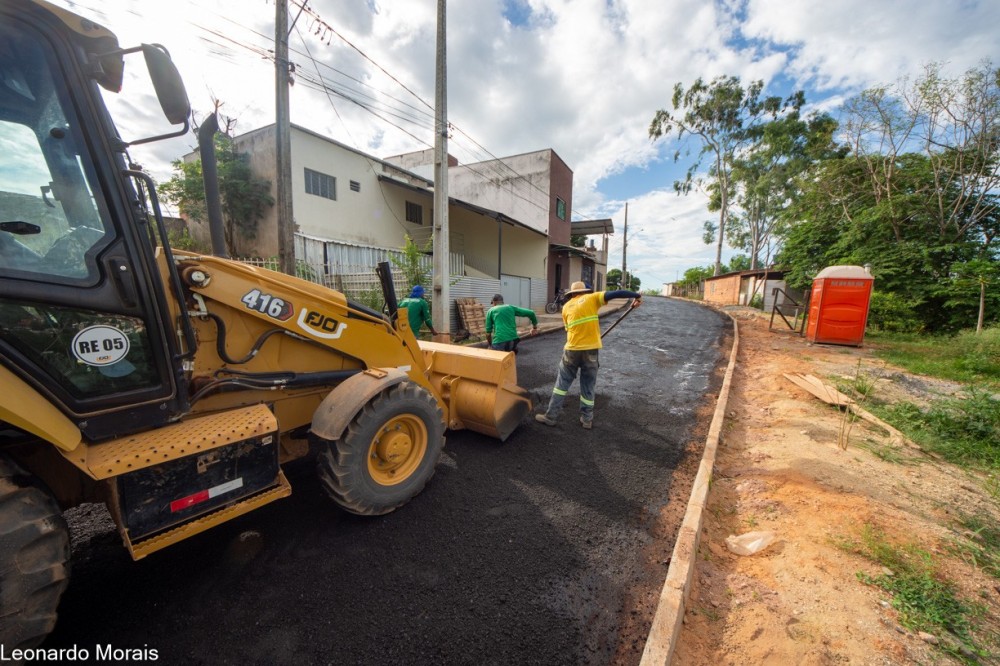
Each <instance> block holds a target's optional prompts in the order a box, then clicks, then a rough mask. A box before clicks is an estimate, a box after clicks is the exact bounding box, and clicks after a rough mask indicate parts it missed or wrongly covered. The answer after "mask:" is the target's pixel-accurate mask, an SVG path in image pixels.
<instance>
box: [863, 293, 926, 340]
mask: <svg viewBox="0 0 1000 666" xmlns="http://www.w3.org/2000/svg"><path fill="white" fill-rule="evenodd" d="M868 326H869V328H870V329H871V330H876V331H892V332H897V333H912V332H916V331H918V330H920V319H919V317H918V316H917V313H916V312H915V308H914V306H913V304H912V302H911V301H907V300H906V299H905V298H903V296H901V295H899V294H895V293H891V292H884V291H872V297H871V301H870V303H869V305H868Z"/></svg>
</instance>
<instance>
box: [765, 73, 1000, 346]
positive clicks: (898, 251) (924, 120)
mask: <svg viewBox="0 0 1000 666" xmlns="http://www.w3.org/2000/svg"><path fill="white" fill-rule="evenodd" d="M841 115H842V118H843V119H844V121H843V124H842V126H841V128H840V134H841V135H842V136H844V137H845V139H846V144H847V145H850V147H851V151H850V152H844V151H836V150H835V151H833V152H827V154H826V155H825V157H824V159H822V160H820V161H818V162H815V163H813V165H812V166H811V167H810V168H809V169H807V170H805V171H803V172H802V174H801V175H800V177H798V178H797V180H796V189H795V190H794V191H793V192H792V194H791V196H790V197H789V200H788V205H787V207H786V209H785V213H784V221H783V224H784V225H785V229H784V230H783V231H782V233H781V235H782V238H783V241H784V242H783V247H782V249H781V251H780V253H779V257H778V262H779V263H780V264H782V265H784V266H786V267H788V269H789V271H788V273H786V276H785V278H786V281H787V282H788V283H789V285H790V286H792V287H794V288H799V289H803V288H808V287H809V286H810V284H811V282H812V279H813V277H814V276H815V275H816V274H817V273H818V272H819V271H820V270H821V269H823V268H825V267H826V266H833V265H840V264H854V265H865V264H870V265H871V267H872V273H873V275H874V276H875V279H876V282H875V284H876V287H877V288H878V290H879V291H880V292H881V293H882V294H884V295H890V294H891V295H892V296H893V297H894V299H893V300H891V301H890V300H885V299H883V301H882V302H880V303H877V304H875V305H876V313H875V315H876V321H875V322H874V323H875V324H876V325H879V326H883V325H884V326H885V327H886V328H888V329H890V330H926V331H932V332H956V331H959V330H961V329H965V328H969V327H971V326H973V325H976V326H977V327H979V326H982V325H988V324H989V323H991V322H997V321H1000V293H998V291H1000V289H998V280H1000V278H998V268H997V266H998V255H997V247H996V244H995V241H996V239H997V238H1000V199H998V195H997V193H998V192H1000V169H998V168H997V167H998V164H1000V142H997V141H996V136H998V135H1000V70H997V69H994V68H993V66H992V64H990V63H984V64H983V65H982V66H980V67H978V68H975V69H973V70H970V71H969V72H966V74H965V75H964V76H963V77H960V78H959V79H955V80H949V79H945V78H943V77H942V76H941V71H940V66H938V65H930V66H928V67H927V68H926V70H925V73H924V75H923V76H921V77H920V78H918V79H917V80H916V81H914V82H913V83H912V84H909V83H908V82H903V83H902V84H900V85H898V86H896V87H887V86H885V87H878V88H872V89H870V90H866V91H864V92H863V93H862V94H861V95H859V96H858V97H857V98H855V99H852V100H850V101H849V102H848V103H847V104H846V105H845V107H844V109H843V112H842V114H841ZM901 136H908V137H910V140H909V141H902V140H900V139H899V137H901ZM883 315H884V316H883Z"/></svg>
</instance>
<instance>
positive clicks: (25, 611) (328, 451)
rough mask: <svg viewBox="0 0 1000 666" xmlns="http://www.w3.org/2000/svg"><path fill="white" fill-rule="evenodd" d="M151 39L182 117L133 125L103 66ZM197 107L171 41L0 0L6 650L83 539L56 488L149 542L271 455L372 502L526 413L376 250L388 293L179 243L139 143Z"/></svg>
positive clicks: (150, 55)
mask: <svg viewBox="0 0 1000 666" xmlns="http://www.w3.org/2000/svg"><path fill="white" fill-rule="evenodd" d="M140 54H141V57H140ZM143 61H144V62H145V65H146V69H147V70H148V72H149V73H150V76H151V78H152V81H153V87H154V88H155V90H156V93H157V97H158V98H159V103H160V106H161V108H162V110H163V113H164V116H165V118H166V120H167V122H168V123H169V124H171V125H174V126H175V127H174V128H173V129H172V130H168V131H167V132H165V133H162V134H157V135H156V136H151V137H145V138H139V139H130V140H126V139H123V138H122V137H120V136H119V135H118V132H117V130H116V129H115V127H114V125H113V124H112V121H111V118H110V117H109V114H108V112H107V110H106V108H105V106H104V104H103V100H102V97H101V93H100V91H99V89H98V87H103V88H105V89H106V90H110V91H112V92H118V91H119V90H120V88H121V85H122V80H123V67H124V63H125V62H128V63H129V66H134V63H136V62H143ZM189 115H190V106H189V104H188V100H187V96H186V94H185V92H184V87H183V84H182V83H181V80H180V77H179V76H178V74H177V71H176V69H175V68H174V66H173V64H172V62H171V61H170V58H169V55H168V54H167V52H166V50H165V49H164V48H163V47H161V46H157V45H143V46H140V47H136V48H131V49H122V48H120V47H119V45H118V41H117V39H116V38H115V36H114V35H113V34H112V33H111V32H109V31H108V30H107V29H105V28H103V27H101V26H99V25H96V24H94V23H93V22H91V21H88V20H87V19H84V18H81V17H79V16H76V15H74V14H72V13H70V12H68V11H65V10H62V9H59V8H56V7H54V6H51V5H49V4H47V3H45V2H42V1H41V0H34V1H33V0H0V146H2V148H3V149H2V150H0V389H2V390H0V643H2V644H3V646H4V647H5V649H6V650H7V651H8V652H9V651H11V650H14V649H17V648H25V647H31V646H34V645H37V644H38V643H39V642H41V641H42V640H43V639H44V637H45V636H46V635H47V633H48V632H49V631H51V629H52V627H53V626H54V623H55V617H56V609H57V606H58V602H59V598H60V596H61V594H62V592H63V589H64V588H65V586H66V583H67V575H68V563H69V556H70V549H69V538H68V530H67V527H66V523H65V521H64V519H63V517H62V510H63V509H66V508H70V507H73V506H76V505H79V504H82V503H86V502H103V503H105V504H106V505H107V507H108V509H109V511H110V513H111V516H112V518H113V519H114V521H115V523H116V524H117V526H118V529H119V531H120V533H121V536H122V539H123V542H124V544H125V546H126V548H128V550H129V552H130V553H131V554H132V556H133V557H134V558H136V559H138V558H141V557H145V556H146V555H148V554H150V553H153V552H156V551H158V550H160V549H162V548H165V547H166V546H169V545H171V544H173V543H176V542H178V541H180V540H182V539H185V538H187V537H190V536H192V535H195V534H198V533H200V532H202V531H205V530H207V529H210V528H211V527H213V526H215V525H218V524H220V523H222V522H225V521H227V520H230V519H232V518H234V517H236V516H239V515H242V514H244V513H247V512H249V511H252V510H253V509H255V508H257V507H259V506H262V505H264V504H266V503H268V502H271V501H273V500H275V499H278V498H281V497H284V496H287V495H288V494H290V492H291V488H290V486H289V484H288V481H287V480H286V479H285V477H284V475H283V474H282V471H281V468H282V465H283V464H284V463H285V462H287V461H289V460H292V459H295V458H299V457H302V456H304V455H306V454H307V453H309V452H310V451H314V452H315V453H316V459H317V467H318V474H319V476H320V479H321V481H322V484H323V486H324V487H325V489H326V490H327V492H328V494H329V495H330V496H331V497H332V498H333V499H334V500H335V501H336V502H337V503H338V504H339V505H340V506H341V507H343V508H345V509H346V510H348V511H351V512H354V513H357V514H363V515H377V514H382V513H386V512H389V511H392V510H394V509H396V508H398V507H399V506H401V505H403V504H404V503H406V502H407V501H409V500H410V499H411V498H412V497H414V496H415V495H416V494H417V493H419V492H420V490H421V489H422V488H423V487H424V485H425V484H426V483H427V481H428V480H429V479H430V477H431V476H432V475H433V473H434V468H435V465H436V463H437V461H438V459H439V457H440V454H441V449H442V446H443V444H444V431H445V430H446V429H460V428H469V429H472V430H475V431H477V432H481V433H484V434H486V435H489V436H492V437H497V438H499V439H501V440H502V439H506V437H507V436H508V435H509V434H510V433H511V431H512V430H513V429H514V428H516V427H517V425H518V424H519V423H520V422H521V420H522V418H523V417H524V416H525V415H526V414H527V412H528V411H530V408H531V404H530V400H529V399H528V398H527V395H526V393H525V391H524V390H523V389H521V388H519V387H518V386H517V377H516V372H515V366H514V358H513V355H512V354H509V353H500V352H493V351H489V350H471V349H463V348H458V347H453V346H451V345H440V344H433V343H418V342H417V340H416V339H415V338H414V336H413V333H412V332H411V331H410V330H409V329H408V326H407V318H406V317H405V316H404V317H398V316H397V313H396V307H395V296H394V294H392V290H391V279H388V277H389V276H388V269H387V267H382V269H381V277H382V280H383V285H384V291H385V297H386V303H387V306H388V313H382V312H377V311H374V310H371V309H369V308H366V307H364V306H361V305H358V304H355V303H352V302H350V301H349V300H348V299H346V298H345V297H344V295H343V294H340V293H338V292H335V291H331V290H328V289H325V288H323V287H320V286H319V285H316V284H313V283H310V282H306V281H303V280H299V279H297V278H294V277H289V276H287V275H283V274H280V273H274V272H271V271H266V270H261V269H257V268H253V267H249V266H245V265H243V264H239V263H235V262H233V261H230V260H227V259H224V258H222V257H218V256H204V255H197V254H192V253H185V252H179V251H178V252H174V251H172V250H171V249H170V247H169V244H168V242H167V236H166V229H165V227H164V224H163V219H162V215H161V213H160V210H159V206H158V203H157V199H156V192H155V187H154V183H153V182H152V180H151V179H150V178H149V177H148V176H147V175H146V174H144V173H143V172H141V171H139V170H136V169H135V168H132V167H131V166H130V165H129V161H128V160H127V156H126V150H127V148H128V146H129V145H135V144H137V143H143V142H147V141H154V140H157V139H162V138H166V137H168V136H179V135H182V134H185V133H187V132H188V131H189V127H188V118H189ZM177 125H180V126H181V127H180V128H177V127H176V126H177ZM209 134H210V133H209ZM203 140H204V138H203ZM207 141H208V143H209V144H210V143H211V137H210V136H209V137H208V140H207ZM207 185H211V183H208V184H207ZM206 190H207V192H208V196H209V197H211V196H212V192H213V190H214V188H212V187H207V188H206ZM209 209H212V205H211V202H210V205H209ZM210 223H211V224H218V223H219V221H218V220H210Z"/></svg>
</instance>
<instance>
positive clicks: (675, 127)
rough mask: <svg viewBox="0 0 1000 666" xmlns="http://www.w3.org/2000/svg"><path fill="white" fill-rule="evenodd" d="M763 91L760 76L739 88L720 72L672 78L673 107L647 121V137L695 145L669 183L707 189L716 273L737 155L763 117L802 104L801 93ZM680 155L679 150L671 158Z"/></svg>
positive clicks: (682, 187) (685, 189) (688, 189)
mask: <svg viewBox="0 0 1000 666" xmlns="http://www.w3.org/2000/svg"><path fill="white" fill-rule="evenodd" d="M763 92H764V82H763V81H753V82H751V83H749V84H748V85H747V87H746V88H745V89H744V87H743V84H742V82H741V81H740V79H739V77H737V76H719V77H716V78H715V79H713V80H712V82H711V83H705V81H704V80H703V79H701V78H698V79H697V80H696V81H695V82H694V83H693V84H691V87H690V88H688V89H687V90H685V89H684V86H683V85H682V84H680V83H677V84H675V85H674V94H673V98H672V100H671V102H672V106H673V111H669V110H666V109H660V110H658V111H657V112H656V114H655V115H654V116H653V120H652V122H650V124H649V136H650V137H651V138H653V139H658V138H661V137H670V136H676V138H677V140H678V141H679V142H681V143H685V142H686V141H688V140H689V139H690V140H693V141H695V142H697V143H698V144H699V150H698V156H697V158H695V160H694V161H693V163H692V164H691V165H690V166H689V167H688V170H687V173H686V174H685V177H684V179H683V180H678V181H676V182H675V183H674V189H675V190H676V191H677V193H678V194H689V193H690V192H691V191H692V190H693V189H700V190H703V191H706V192H707V193H708V194H709V197H710V199H711V200H712V206H711V210H718V212H719V223H718V224H717V225H716V227H715V228H716V229H717V230H718V240H717V242H716V253H715V268H716V273H717V274H718V273H719V272H720V271H721V264H722V243H723V239H724V237H725V233H726V230H727V227H728V225H729V219H728V218H729V211H730V197H731V195H732V194H733V163H734V161H735V160H736V156H737V155H738V154H739V153H741V152H742V151H743V149H744V148H745V147H746V146H747V145H748V144H750V143H752V142H753V141H754V140H755V137H756V136H757V132H759V131H760V129H759V128H760V126H761V125H762V124H763V123H764V122H765V121H766V119H768V118H770V119H771V120H774V119H776V118H777V117H778V116H779V114H781V113H782V111H783V110H784V109H787V108H790V107H791V108H796V109H797V108H801V105H802V104H804V103H805V98H804V96H803V95H802V93H801V92H799V93H796V94H794V95H792V96H791V97H789V98H788V99H787V100H782V99H781V98H780V97H774V96H772V97H764V96H763ZM685 154H687V153H685ZM680 156H681V150H678V151H677V152H675V153H674V161H677V160H679V159H680ZM705 161H707V162H709V164H708V169H707V173H708V176H707V178H705V177H703V176H701V175H700V174H701V173H703V170H702V165H703V163H704V162H705Z"/></svg>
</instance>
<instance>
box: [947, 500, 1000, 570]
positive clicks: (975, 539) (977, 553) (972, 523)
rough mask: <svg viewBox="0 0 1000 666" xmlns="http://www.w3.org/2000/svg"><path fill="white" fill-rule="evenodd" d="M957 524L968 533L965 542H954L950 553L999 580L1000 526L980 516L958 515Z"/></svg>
mask: <svg viewBox="0 0 1000 666" xmlns="http://www.w3.org/2000/svg"><path fill="white" fill-rule="evenodd" d="M958 524H959V525H961V526H962V527H964V528H965V529H966V530H968V531H969V532H970V536H969V539H968V541H967V542H965V543H959V542H956V543H955V544H954V546H953V548H952V552H953V553H955V554H956V555H958V556H960V557H962V558H963V559H965V560H966V561H968V562H969V563H970V564H972V565H973V566H974V567H976V568H977V569H980V570H981V571H983V572H984V573H986V574H988V575H990V576H992V577H993V578H997V579H1000V525H997V524H996V523H995V522H994V521H992V520H990V518H988V517H986V516H981V515H975V516H969V515H965V514H960V516H959V520H958Z"/></svg>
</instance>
